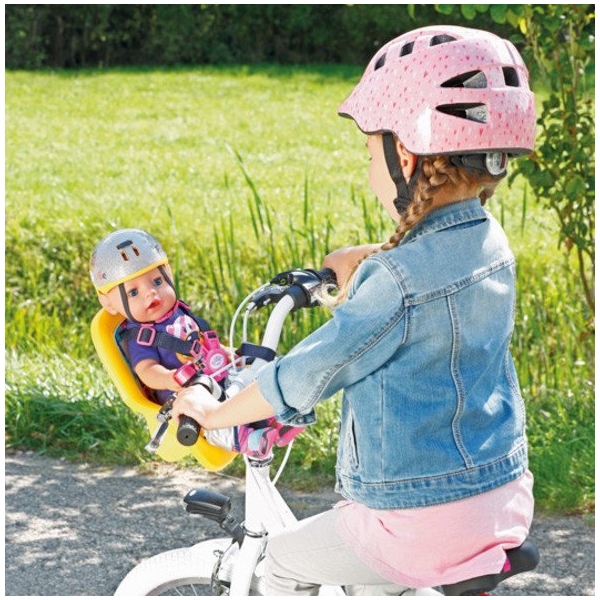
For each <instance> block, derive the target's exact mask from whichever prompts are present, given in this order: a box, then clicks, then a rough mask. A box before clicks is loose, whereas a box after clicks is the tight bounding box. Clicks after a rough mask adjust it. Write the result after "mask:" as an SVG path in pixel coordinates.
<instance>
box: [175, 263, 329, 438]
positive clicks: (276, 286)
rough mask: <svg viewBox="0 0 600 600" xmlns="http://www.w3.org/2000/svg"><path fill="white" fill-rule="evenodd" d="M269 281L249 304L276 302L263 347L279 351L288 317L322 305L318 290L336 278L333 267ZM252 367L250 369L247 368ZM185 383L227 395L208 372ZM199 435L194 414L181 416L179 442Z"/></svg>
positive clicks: (234, 388)
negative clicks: (193, 417)
mask: <svg viewBox="0 0 600 600" xmlns="http://www.w3.org/2000/svg"><path fill="white" fill-rule="evenodd" d="M269 284H270V285H268V286H265V287H263V288H260V290H259V291H258V292H257V293H256V294H255V295H254V296H253V297H252V298H251V299H250V304H249V306H250V309H251V310H256V309H259V308H262V307H263V306H267V305H268V304H272V303H276V307H275V309H274V310H273V312H272V313H271V315H270V317H269V320H268V322H267V325H266V327H265V334H264V338H263V346H266V347H268V348H271V349H272V350H276V349H277V345H278V343H279V336H280V334H281V330H282V328H283V323H284V321H285V317H286V316H287V315H288V314H289V313H290V312H292V311H294V310H298V309H300V308H304V307H313V306H317V305H319V300H318V298H317V297H316V292H317V290H318V289H320V288H321V287H322V286H323V285H329V286H335V285H336V278H335V273H334V272H333V271H332V270H331V269H322V270H320V271H315V270H313V269H295V270H291V271H284V272H282V273H278V274H277V275H276V276H275V277H273V278H272V279H271V281H270V282H269ZM264 362H265V361H264V360H261V359H257V360H256V361H255V363H254V365H253V367H251V368H250V369H252V371H253V372H254V371H256V370H257V369H258V368H259V366H262V364H263V363H264ZM250 369H247V371H249V370H250ZM253 372H252V373H251V375H252V377H251V379H253V378H254V373H253ZM251 379H249V378H248V373H247V374H246V376H245V377H238V378H237V380H236V381H235V382H232V384H231V386H230V387H229V388H228V390H231V393H230V394H229V395H233V394H234V393H237V392H238V391H240V390H241V389H242V388H243V387H245V385H247V384H248V383H249V382H250V381H251ZM185 385H186V386H188V385H202V386H204V387H205V388H206V389H207V390H208V391H209V392H210V393H211V394H212V395H213V396H214V397H215V398H217V400H219V401H220V402H222V401H224V400H225V399H226V397H227V395H226V394H225V392H224V390H223V389H222V388H221V386H219V384H218V383H217V382H216V381H215V380H214V379H213V378H212V377H210V376H208V375H204V374H200V375H199V376H197V377H192V378H191V379H190V381H189V382H188V383H187V384H185ZM199 435H200V425H199V424H198V423H197V422H196V421H195V420H194V419H192V418H191V417H188V416H187V415H182V416H181V417H180V419H179V425H178V427H177V440H178V441H179V443H180V444H182V445H184V446H193V445H194V444H195V443H196V442H197V440H198V436H199Z"/></svg>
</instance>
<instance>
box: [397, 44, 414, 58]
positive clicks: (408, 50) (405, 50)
mask: <svg viewBox="0 0 600 600" xmlns="http://www.w3.org/2000/svg"><path fill="white" fill-rule="evenodd" d="M414 45H415V43H414V42H408V44H404V46H402V48H400V56H408V55H409V54H412V51H413V46H414Z"/></svg>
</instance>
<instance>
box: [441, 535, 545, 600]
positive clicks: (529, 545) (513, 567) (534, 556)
mask: <svg viewBox="0 0 600 600" xmlns="http://www.w3.org/2000/svg"><path fill="white" fill-rule="evenodd" d="M539 561H540V555H539V552H538V549H537V546H536V545H535V544H534V543H533V542H532V541H531V540H529V539H527V540H525V541H524V542H523V544H522V545H521V546H519V547H518V548H511V549H510V550H507V551H506V563H505V565H504V568H503V569H502V571H501V572H500V573H496V574H493V575H482V576H481V577H473V578H472V579H467V580H465V581H459V582H457V583H452V584H449V585H443V586H442V591H443V592H444V596H476V595H477V594H483V593H485V592H489V591H491V590H493V589H494V588H495V587H496V586H497V585H498V584H499V583H500V582H501V581H503V580H504V579H508V578H509V577H512V576H513V575H517V574H518V573H524V572H525V571H532V570H533V569H535V568H536V566H537V564H538V562H539Z"/></svg>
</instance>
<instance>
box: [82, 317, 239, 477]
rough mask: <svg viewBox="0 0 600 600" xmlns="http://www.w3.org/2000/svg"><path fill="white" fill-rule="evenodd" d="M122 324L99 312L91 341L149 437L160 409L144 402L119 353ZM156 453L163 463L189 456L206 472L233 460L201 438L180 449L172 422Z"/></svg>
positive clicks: (146, 397) (133, 374)
mask: <svg viewBox="0 0 600 600" xmlns="http://www.w3.org/2000/svg"><path fill="white" fill-rule="evenodd" d="M122 322H123V317H121V316H120V315H111V314H110V313H108V312H107V311H106V310H104V309H100V310H99V311H98V312H97V313H96V316H95V317H94V318H93V320H92V324H91V334H92V341H93V343H94V346H95V348H96V352H97V354H98V356H99V358H100V361H101V362H102V366H103V367H104V369H105V370H106V372H107V373H108V375H109V377H110V378H111V380H112V382H113V383H114V384H115V387H116V388H117V391H118V392H119V395H120V396H121V399H122V400H123V402H125V404H126V405H127V406H128V407H129V408H130V409H131V410H132V411H133V412H135V413H136V414H139V415H141V416H142V417H144V419H145V420H146V424H147V426H148V430H149V431H150V435H152V434H153V433H154V430H155V429H156V428H157V427H158V425H159V424H160V423H159V421H158V420H157V418H156V415H157V414H158V411H159V409H160V405H159V404H157V403H156V402H153V401H152V400H150V399H149V398H148V395H147V394H146V393H145V391H144V389H143V387H142V385H141V383H140V381H139V379H138V378H137V377H136V375H135V373H134V372H133V371H132V370H131V368H130V366H129V363H128V361H127V359H126V357H125V355H124V354H123V351H122V350H121V346H120V345H119V342H118V339H117V334H118V330H119V326H120V325H121V323H122ZM156 453H157V454H158V455H159V456H160V457H161V458H162V459H163V460H165V461H167V462H176V461H178V460H181V459H182V458H184V457H185V456H188V455H191V456H193V457H194V458H195V459H196V460H197V461H198V462H199V463H200V464H201V465H202V466H203V467H204V468H205V469H207V470H209V471H220V470H221V469H223V468H224V467H226V466H227V465H228V464H229V463H230V462H231V461H232V460H233V459H234V458H235V457H236V456H237V454H236V453H235V452H230V451H229V450H225V449H224V448H219V447H217V446H212V445H211V444H209V443H208V442H207V441H206V440H205V439H204V437H202V436H199V438H198V441H197V442H196V443H195V444H194V445H193V446H183V445H182V444H180V443H179V442H178V441H177V424H176V423H175V422H174V421H171V422H169V428H168V430H167V433H166V434H165V437H164V438H163V441H162V443H161V444H160V446H159V447H158V450H157V452H156Z"/></svg>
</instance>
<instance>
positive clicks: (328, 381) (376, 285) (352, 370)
mask: <svg viewBox="0 0 600 600" xmlns="http://www.w3.org/2000/svg"><path fill="white" fill-rule="evenodd" d="M400 281H401V278H400V277H399V275H398V274H393V273H392V271H391V266H390V265H389V264H388V262H387V261H385V260H382V258H381V255H376V256H373V257H371V258H369V259H367V260H366V261H364V262H363V263H362V264H361V266H360V268H359V269H358V271H357V273H356V276H355V278H354V282H353V286H352V290H351V292H350V294H349V297H348V300H347V301H346V302H345V303H344V304H342V305H341V306H339V307H338V308H336V310H335V312H334V314H333V317H332V318H331V319H330V320H329V321H328V322H327V323H325V324H324V325H323V326H322V327H320V328H319V329H317V330H316V331H315V332H313V333H312V334H311V335H309V336H308V337H307V338H305V339H304V340H303V341H301V342H300V343H299V344H298V345H297V346H295V347H294V348H293V349H292V350H291V351H290V352H289V353H288V354H287V355H285V356H283V357H279V358H277V359H276V360H275V361H274V362H272V363H269V364H268V365H266V366H265V367H264V368H263V369H262V370H261V371H260V373H259V375H258V385H259V388H260V390H261V392H262V394H263V395H264V397H265V398H266V399H267V400H268V401H269V403H270V404H271V405H272V406H273V408H274V409H275V415H276V417H277V419H278V420H280V421H281V422H284V423H291V424H296V425H298V424H305V425H306V424H310V423H313V422H314V421H315V416H314V406H315V405H316V404H317V403H318V402H319V401H321V400H325V399H326V398H329V397H330V396H332V395H333V394H335V393H336V392H338V391H339V390H341V389H343V388H346V387H349V386H351V385H352V384H354V383H356V382H357V381H360V380H361V379H363V378H364V377H366V376H367V375H369V374H371V373H373V372H374V371H375V370H377V369H379V368H380V367H381V366H382V365H384V364H385V363H386V362H387V361H388V360H389V359H390V357H391V356H393V354H394V353H395V352H396V350H397V349H398V347H399V346H400V345H401V344H402V343H403V341H404V336H405V310H404V300H403V293H402V289H401V284H400Z"/></svg>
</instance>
